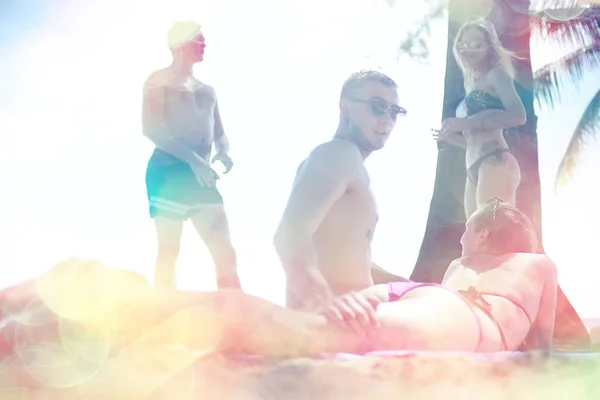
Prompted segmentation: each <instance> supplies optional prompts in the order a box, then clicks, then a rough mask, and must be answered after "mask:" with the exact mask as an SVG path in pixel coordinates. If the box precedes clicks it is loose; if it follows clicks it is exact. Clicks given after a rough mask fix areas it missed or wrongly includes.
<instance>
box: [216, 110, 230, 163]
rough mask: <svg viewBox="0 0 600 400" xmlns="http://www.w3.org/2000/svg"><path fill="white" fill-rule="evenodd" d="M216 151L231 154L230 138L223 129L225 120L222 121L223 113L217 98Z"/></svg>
mask: <svg viewBox="0 0 600 400" xmlns="http://www.w3.org/2000/svg"><path fill="white" fill-rule="evenodd" d="M214 118H215V140H214V142H215V151H216V154H217V155H218V154H229V140H228V139H227V135H225V130H224V129H223V122H222V121H221V114H220V113H219V103H218V102H216V100H215V111H214Z"/></svg>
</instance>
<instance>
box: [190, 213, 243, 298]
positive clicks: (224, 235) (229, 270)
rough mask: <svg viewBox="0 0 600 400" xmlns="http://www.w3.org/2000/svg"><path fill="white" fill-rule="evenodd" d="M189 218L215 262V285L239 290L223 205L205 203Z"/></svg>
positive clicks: (235, 259) (238, 280) (235, 264)
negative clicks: (204, 205)
mask: <svg viewBox="0 0 600 400" xmlns="http://www.w3.org/2000/svg"><path fill="white" fill-rule="evenodd" d="M191 220H192V222H193V224H194V227H195V228H196V231H197V232H198V234H199V235H200V237H201V238H202V240H203V241H204V243H205V244H206V247H207V248H208V251H209V252H210V255H211V257H212V259H213V262H214V264H215V271H216V275H217V287H218V288H219V289H224V288H232V289H240V290H241V288H242V287H241V284H240V279H239V276H238V274H237V257H236V253H235V249H234V248H233V244H232V243H231V235H230V233H229V222H228V220H227V215H226V214H225V209H224V208H223V205H222V204H209V205H206V207H204V208H202V209H201V210H200V211H198V212H197V213H195V214H194V215H193V216H191Z"/></svg>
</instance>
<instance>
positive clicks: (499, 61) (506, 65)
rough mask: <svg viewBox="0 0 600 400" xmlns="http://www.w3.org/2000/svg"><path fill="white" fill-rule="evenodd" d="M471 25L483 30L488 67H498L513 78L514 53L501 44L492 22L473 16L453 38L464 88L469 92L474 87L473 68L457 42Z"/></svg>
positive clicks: (454, 50)
mask: <svg viewBox="0 0 600 400" xmlns="http://www.w3.org/2000/svg"><path fill="white" fill-rule="evenodd" d="M472 27H475V28H478V29H479V30H480V31H481V32H483V34H484V36H485V37H486V39H487V41H488V44H489V45H490V48H489V49H488V55H489V62H490V69H491V68H495V67H498V68H500V69H502V70H503V71H504V72H506V73H507V74H508V75H509V76H510V77H511V78H514V76H515V68H514V66H513V63H512V59H513V58H515V55H514V54H513V53H512V52H510V51H508V50H507V49H505V48H504V46H502V43H501V42H500V38H498V33H497V32H496V28H494V24H492V23H491V22H490V21H488V20H487V19H485V18H480V17H478V18H473V19H470V20H468V21H467V22H465V23H464V24H463V25H462V26H461V27H460V29H459V30H458V33H457V35H456V39H455V40H454V46H453V47H452V51H453V53H454V58H455V59H456V62H457V64H458V66H459V67H460V69H461V71H462V73H463V77H464V85H465V90H466V91H467V92H470V91H471V90H473V89H474V88H475V70H474V69H473V68H472V67H471V66H469V64H468V62H467V61H466V60H465V59H464V58H463V55H462V54H461V52H460V49H459V45H458V44H459V43H460V41H461V40H462V36H463V34H464V32H465V30H467V29H469V28H472ZM489 50H491V52H490V51H489Z"/></svg>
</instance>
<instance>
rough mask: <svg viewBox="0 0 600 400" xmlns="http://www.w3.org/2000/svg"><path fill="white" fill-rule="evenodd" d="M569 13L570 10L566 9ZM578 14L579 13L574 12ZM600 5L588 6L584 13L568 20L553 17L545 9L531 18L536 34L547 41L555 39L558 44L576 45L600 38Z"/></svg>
mask: <svg viewBox="0 0 600 400" xmlns="http://www.w3.org/2000/svg"><path fill="white" fill-rule="evenodd" d="M564 11H566V12H567V13H569V10H564ZM574 11H575V10H573V14H574V15H577V14H578V13H576V12H574ZM599 21H600V6H592V7H589V8H586V9H585V11H584V12H583V14H581V15H579V16H578V17H577V18H575V19H569V20H567V21H563V20H558V19H554V18H551V17H550V16H548V14H546V13H544V12H543V11H541V12H539V13H537V14H536V15H535V16H533V17H532V18H531V28H532V33H533V34H534V35H539V36H541V37H542V39H544V40H545V41H553V42H555V43H556V44H558V45H564V44H567V43H568V44H570V45H573V46H575V47H578V45H582V44H584V43H589V41H590V40H591V41H592V42H597V41H598V40H600V25H599Z"/></svg>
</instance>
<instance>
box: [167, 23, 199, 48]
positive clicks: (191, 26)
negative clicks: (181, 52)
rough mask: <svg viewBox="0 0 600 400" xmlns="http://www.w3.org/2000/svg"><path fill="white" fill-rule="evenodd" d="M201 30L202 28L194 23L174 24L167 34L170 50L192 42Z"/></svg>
mask: <svg viewBox="0 0 600 400" xmlns="http://www.w3.org/2000/svg"><path fill="white" fill-rule="evenodd" d="M201 29H202V26H200V24H198V23H197V22H194V21H179V22H175V23H174V24H173V26H172V27H171V29H170V30H169V33H168V34H167V43H168V44H169V47H171V48H175V47H179V46H181V45H182V44H184V43H186V42H189V41H190V40H192V39H193V38H194V37H195V36H196V35H197V34H198V32H200V30H201Z"/></svg>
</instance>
